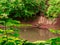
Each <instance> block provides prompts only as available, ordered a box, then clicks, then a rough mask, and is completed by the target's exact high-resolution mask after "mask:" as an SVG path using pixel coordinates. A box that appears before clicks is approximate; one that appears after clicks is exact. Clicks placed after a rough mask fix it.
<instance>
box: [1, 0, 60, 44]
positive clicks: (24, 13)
mask: <svg viewBox="0 0 60 45" xmlns="http://www.w3.org/2000/svg"><path fill="white" fill-rule="evenodd" d="M47 3H48V5H49V6H47V5H46V0H0V25H1V26H2V25H3V26H4V28H2V29H0V45H46V44H47V45H60V37H57V38H53V39H50V40H47V41H44V42H39V41H38V42H32V43H31V42H29V41H26V40H22V39H20V38H19V36H20V35H19V34H18V32H19V31H18V30H19V29H17V28H16V27H19V26H20V25H21V24H20V21H17V20H16V19H17V18H19V19H21V18H22V19H23V20H28V21H29V19H33V17H34V16H35V15H36V13H38V12H43V13H44V14H46V16H47V17H50V18H51V17H52V18H55V17H57V16H58V15H59V14H60V0H49V1H48V2H47ZM46 7H48V8H47V10H46ZM50 32H52V33H57V34H60V31H54V30H52V29H50Z"/></svg>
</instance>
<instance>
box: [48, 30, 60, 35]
mask: <svg viewBox="0 0 60 45" xmlns="http://www.w3.org/2000/svg"><path fill="white" fill-rule="evenodd" d="M49 31H50V32H52V33H55V34H60V30H54V29H49Z"/></svg>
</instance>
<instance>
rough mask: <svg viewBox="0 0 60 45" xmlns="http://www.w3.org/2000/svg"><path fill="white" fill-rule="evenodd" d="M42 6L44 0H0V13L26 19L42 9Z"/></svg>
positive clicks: (4, 15) (3, 15)
mask: <svg viewBox="0 0 60 45" xmlns="http://www.w3.org/2000/svg"><path fill="white" fill-rule="evenodd" d="M44 6H45V1H44V0H0V15H1V16H2V17H6V16H7V17H10V18H18V17H19V18H23V19H24V20H27V19H30V18H31V17H33V16H34V15H35V14H36V13H37V12H39V11H42V10H44V9H45V7H44ZM40 7H41V8H40ZM2 17H1V18H2Z"/></svg>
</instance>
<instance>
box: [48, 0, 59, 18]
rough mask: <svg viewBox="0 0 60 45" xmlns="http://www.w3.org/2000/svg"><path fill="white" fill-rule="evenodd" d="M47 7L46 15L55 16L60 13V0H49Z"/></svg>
mask: <svg viewBox="0 0 60 45" xmlns="http://www.w3.org/2000/svg"><path fill="white" fill-rule="evenodd" d="M48 4H49V7H48V9H47V14H48V17H53V18H55V17H57V16H58V15H59V14H60V0H49V1H48Z"/></svg>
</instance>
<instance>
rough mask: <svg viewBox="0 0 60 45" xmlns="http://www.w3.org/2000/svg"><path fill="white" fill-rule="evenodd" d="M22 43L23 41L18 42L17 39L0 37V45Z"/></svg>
mask: <svg viewBox="0 0 60 45" xmlns="http://www.w3.org/2000/svg"><path fill="white" fill-rule="evenodd" d="M22 43H23V40H20V39H19V38H15V37H10V36H9V37H7V36H1V37H0V45H22Z"/></svg>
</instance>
